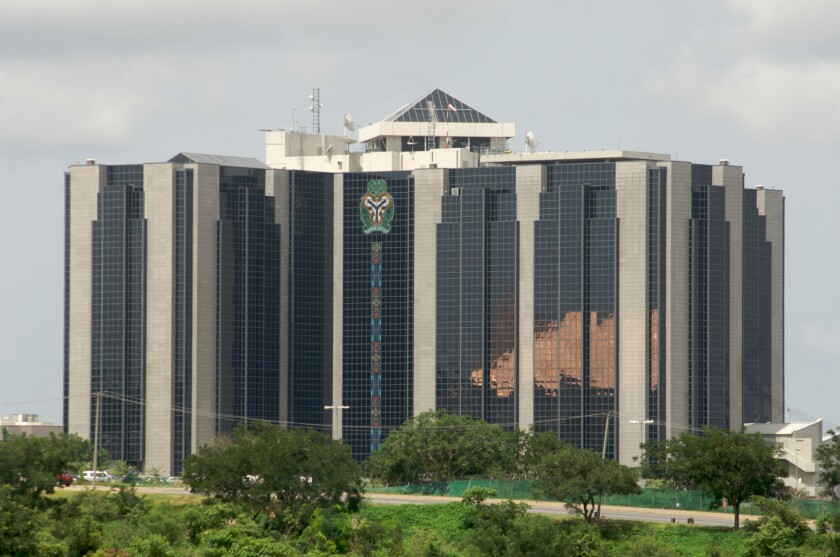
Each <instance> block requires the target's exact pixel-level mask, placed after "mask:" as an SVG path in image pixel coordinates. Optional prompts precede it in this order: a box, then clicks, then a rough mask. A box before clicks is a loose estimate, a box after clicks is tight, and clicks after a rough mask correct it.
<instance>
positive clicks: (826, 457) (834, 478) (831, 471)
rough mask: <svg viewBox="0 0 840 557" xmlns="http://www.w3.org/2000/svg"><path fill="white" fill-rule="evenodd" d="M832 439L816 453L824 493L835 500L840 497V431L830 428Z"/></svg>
mask: <svg viewBox="0 0 840 557" xmlns="http://www.w3.org/2000/svg"><path fill="white" fill-rule="evenodd" d="M828 434H829V435H830V436H831V440H830V441H827V442H825V443H822V444H820V445H819V446H818V447H817V450H816V452H815V454H814V460H815V461H816V463H817V464H818V465H819V469H820V481H821V482H822V485H823V489H824V494H825V495H827V496H828V497H831V498H832V499H834V500H835V501H836V500H838V499H840V432H836V431H834V430H831V429H829V430H828Z"/></svg>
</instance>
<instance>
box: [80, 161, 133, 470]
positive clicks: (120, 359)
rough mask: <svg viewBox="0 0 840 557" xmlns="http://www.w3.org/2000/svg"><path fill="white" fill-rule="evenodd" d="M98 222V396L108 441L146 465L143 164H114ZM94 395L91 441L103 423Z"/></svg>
mask: <svg viewBox="0 0 840 557" xmlns="http://www.w3.org/2000/svg"><path fill="white" fill-rule="evenodd" d="M106 172H107V174H106V176H107V178H106V184H105V186H104V188H103V189H102V191H101V192H100V193H99V194H98V196H97V219H96V220H95V221H94V222H93V269H92V270H93V273H92V308H91V309H92V321H91V370H90V371H91V393H92V394H95V393H99V392H101V393H105V394H104V395H103V396H101V397H100V398H101V408H100V415H99V424H100V431H99V440H100V446H101V447H102V448H104V449H106V450H107V451H108V454H109V455H110V457H111V458H112V459H113V460H124V461H126V462H127V463H129V464H131V465H133V466H137V467H138V468H141V469H142V467H143V454H144V446H143V437H144V435H143V433H144V415H145V406H144V403H145V391H144V389H145V375H146V368H145V334H144V332H145V324H146V323H145V322H146V307H145V279H146V221H145V219H144V211H143V166H142V165H130V166H110V167H107V171H106ZM96 398H97V397H95V396H94V397H92V398H91V414H90V415H91V416H92V417H94V419H93V420H91V429H90V438H91V439H93V438H94V435H95V431H94V430H95V427H96V419H95V416H96Z"/></svg>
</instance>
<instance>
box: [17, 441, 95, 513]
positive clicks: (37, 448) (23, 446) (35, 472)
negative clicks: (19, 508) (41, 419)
mask: <svg viewBox="0 0 840 557" xmlns="http://www.w3.org/2000/svg"><path fill="white" fill-rule="evenodd" d="M90 452H91V446H90V443H89V442H88V441H86V440H84V439H82V438H81V437H79V436H78V435H54V434H53V435H50V436H49V437H31V436H28V435H11V434H8V433H7V432H4V435H3V441H2V442H0V485H6V486H8V487H9V494H10V496H12V497H14V498H15V499H17V500H18V502H20V503H23V504H26V505H33V506H40V505H42V504H43V500H42V498H41V496H42V495H43V494H45V493H52V492H53V491H55V486H56V476H58V475H59V474H62V473H64V472H66V471H67V470H68V469H69V468H70V467H71V466H72V465H73V463H75V462H80V461H84V460H85V459H86V458H87V457H88V455H89V454H90Z"/></svg>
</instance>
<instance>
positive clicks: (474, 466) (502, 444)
mask: <svg viewBox="0 0 840 557" xmlns="http://www.w3.org/2000/svg"><path fill="white" fill-rule="evenodd" d="M516 443H517V436H516V434H515V433H513V432H509V431H505V430H503V429H502V428H501V427H499V426H497V425H492V424H489V423H487V422H484V421H481V420H475V419H473V418H471V417H469V416H459V415H456V414H449V413H448V412H446V410H436V411H431V410H430V411H427V412H423V413H422V414H420V415H418V416H415V417H414V418H412V419H410V420H408V421H406V422H405V423H404V424H403V425H402V426H401V427H399V428H397V429H395V430H394V431H392V432H390V433H389V434H388V437H387V438H386V439H385V440H384V441H383V442H382V448H381V449H380V450H378V451H376V452H374V453H373V454H372V455H371V456H370V459H369V460H368V462H367V469H368V472H369V473H370V475H371V477H373V478H375V479H377V480H379V481H381V482H384V483H388V484H408V483H417V482H438V481H449V480H452V479H454V478H461V477H464V476H470V475H478V474H484V475H495V476H508V475H510V474H511V473H512V472H513V471H514V470H515V469H516V462H517V445H516Z"/></svg>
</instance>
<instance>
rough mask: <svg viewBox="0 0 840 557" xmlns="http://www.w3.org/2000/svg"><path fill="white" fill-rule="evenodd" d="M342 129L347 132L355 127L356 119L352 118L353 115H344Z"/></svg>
mask: <svg viewBox="0 0 840 557" xmlns="http://www.w3.org/2000/svg"><path fill="white" fill-rule="evenodd" d="M344 129H346V130H347V131H349V132H351V131H353V130H355V129H356V121H355V120H353V116H351V115H350V113H347V114H345V115H344Z"/></svg>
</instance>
